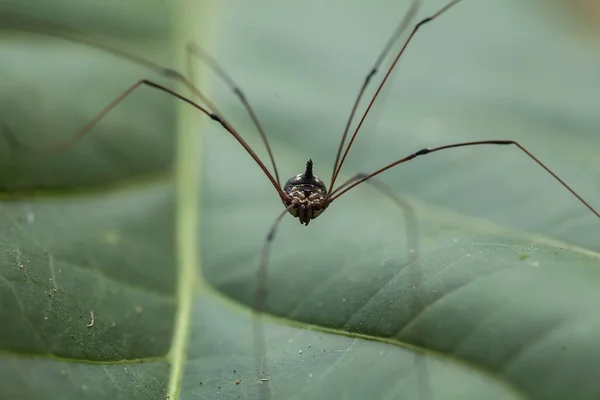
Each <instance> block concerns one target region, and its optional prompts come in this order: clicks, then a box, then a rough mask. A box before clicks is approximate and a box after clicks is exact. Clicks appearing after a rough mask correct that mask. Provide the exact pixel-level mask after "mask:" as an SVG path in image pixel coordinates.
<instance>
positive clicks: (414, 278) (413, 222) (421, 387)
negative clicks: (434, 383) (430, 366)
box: [353, 174, 433, 400]
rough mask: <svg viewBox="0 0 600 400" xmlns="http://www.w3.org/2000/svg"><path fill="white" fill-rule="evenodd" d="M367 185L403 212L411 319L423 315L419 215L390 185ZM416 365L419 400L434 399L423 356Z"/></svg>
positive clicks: (356, 177)
mask: <svg viewBox="0 0 600 400" xmlns="http://www.w3.org/2000/svg"><path fill="white" fill-rule="evenodd" d="M367 176H368V174H358V175H356V176H355V177H354V178H353V179H356V180H359V179H363V178H365V177H367ZM367 183H369V184H371V185H372V186H373V187H374V188H375V189H377V190H379V191H380V192H381V193H383V194H384V195H386V196H387V197H388V198H389V199H390V200H392V201H393V202H394V203H395V204H396V205H397V206H398V207H399V208H400V210H401V211H402V213H403V215H404V222H405V226H406V239H407V241H406V248H407V250H408V260H409V264H408V268H410V273H409V276H410V278H409V279H410V280H411V285H410V286H411V288H412V294H411V296H410V298H411V299H412V302H411V303H410V306H409V308H410V314H411V318H413V317H414V316H416V315H419V314H420V313H421V310H423V309H424V308H425V305H424V304H423V303H424V299H423V298H422V296H421V291H420V288H421V284H422V282H423V272H422V266H421V264H420V257H421V249H420V245H419V243H420V242H419V224H418V220H417V215H416V213H415V211H414V209H413V207H412V206H411V205H410V203H409V202H408V200H406V199H405V198H404V197H403V196H401V195H400V194H398V193H395V192H394V191H393V190H392V189H391V188H390V187H389V186H388V185H386V184H385V183H383V182H381V181H380V180H378V179H369V180H368V181H367ZM415 365H416V366H417V367H416V371H415V373H416V376H417V380H418V381H417V386H418V387H417V389H418V392H419V399H421V400H427V399H433V394H432V393H431V383H430V382H429V379H428V374H427V366H426V365H425V362H424V360H423V357H422V354H415Z"/></svg>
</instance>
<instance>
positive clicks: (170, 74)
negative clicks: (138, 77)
mask: <svg viewBox="0 0 600 400" xmlns="http://www.w3.org/2000/svg"><path fill="white" fill-rule="evenodd" d="M20 29H22V30H25V31H27V32H34V33H37V34H42V35H46V36H52V37H56V38H59V39H63V40H67V41H71V42H74V43H80V44H84V45H87V46H90V47H93V48H95V49H98V50H101V51H104V52H106V53H109V54H113V55H115V56H117V57H121V58H124V59H126V60H129V61H130V62H132V63H134V64H137V65H140V66H142V67H144V68H147V69H150V70H152V71H154V72H156V73H158V74H160V75H162V76H164V77H166V78H169V79H175V80H176V81H179V82H180V83H182V84H183V85H184V86H185V87H186V88H187V89H188V90H190V91H191V92H192V93H193V94H194V95H195V96H197V97H198V98H199V99H200V101H201V102H202V103H204V104H205V105H206V109H207V110H208V111H210V113H211V114H212V115H210V114H209V116H210V117H211V118H212V119H214V120H217V121H219V122H220V123H221V124H222V125H224V126H225V125H228V126H229V127H230V128H231V129H233V128H232V126H231V124H230V123H229V122H228V121H227V119H226V118H225V116H224V115H223V114H222V113H221V112H220V111H219V109H218V108H217V107H216V105H215V104H214V103H213V102H212V101H210V100H209V99H208V97H206V96H205V95H204V94H203V93H202V92H201V91H200V90H199V89H198V88H197V87H196V86H194V84H193V83H192V81H191V80H189V79H187V78H186V77H185V76H183V75H182V74H181V73H180V72H178V71H175V70H173V69H171V68H165V67H163V66H161V65H158V64H156V63H154V62H152V61H150V60H146V59H144V58H141V57H138V56H135V55H133V54H129V53H127V52H124V51H121V50H118V49H114V48H111V47H108V46H104V45H102V44H99V43H94V42H91V41H88V40H86V39H83V38H80V37H76V36H71V35H66V34H64V33H58V32H55V31H47V30H45V31H37V30H35V29H30V28H20ZM188 49H189V48H188ZM206 62H207V65H208V66H209V67H210V68H213V70H215V69H214V68H215V66H216V67H217V68H220V67H219V66H218V65H217V64H216V62H214V60H213V64H211V62H210V61H206ZM215 72H216V73H217V75H219V76H220V77H221V78H223V79H225V81H226V82H228V83H229V82H233V81H231V79H230V78H229V81H228V80H227V79H226V78H224V76H223V75H222V69H220V70H219V69H216V70H215ZM225 76H226V75H225ZM156 85H157V86H162V85H158V84H156ZM163 87H164V86H163ZM165 89H166V88H165ZM238 92H239V93H237V92H236V95H237V96H238V97H240V96H242V98H243V100H242V102H243V103H244V107H246V110H247V111H248V113H249V114H250V116H251V118H252V119H253V121H254V122H255V124H257V128H258V130H259V133H260V135H261V138H262V141H263V143H264V145H265V147H266V149H267V152H268V154H269V158H270V159H271V163H272V164H273V169H274V172H275V177H276V179H275V180H276V182H277V185H276V186H277V188H278V189H280V187H279V186H280V185H279V182H280V181H279V174H278V172H277V167H276V165H275V159H274V157H273V153H272V151H271V146H270V145H269V141H268V139H267V136H266V135H265V133H264V131H263V130H262V127H260V124H259V123H258V119H257V118H256V115H255V114H254V111H253V110H252V108H251V107H250V104H248V102H247V101H245V98H244V97H243V93H242V92H241V91H239V89H238ZM176 97H178V98H180V99H181V97H182V96H176ZM121 100H122V99H121ZM184 101H185V100H184ZM107 112H108V111H107ZM205 113H206V112H205ZM207 114H208V113H207ZM215 117H217V118H215ZM225 129H227V130H229V129H228V128H225ZM84 134H85V132H84ZM236 135H237V136H239V135H238V134H237V132H236ZM75 136H77V134H75V135H74V138H75ZM234 136H235V135H234ZM236 139H238V137H236ZM240 139H241V137H240ZM77 140H78V139H77ZM242 140H243V139H242ZM238 141H239V139H238ZM244 143H245V141H244ZM244 148H246V146H244ZM253 153H254V152H253ZM252 158H254V156H253V157H252ZM261 164H262V162H261ZM261 168H263V166H261ZM263 170H264V168H263ZM265 172H266V171H265ZM268 175H269V180H271V181H273V179H271V178H272V176H271V173H270V172H269V173H268ZM278 193H279V194H280V196H281V194H282V192H281V190H278Z"/></svg>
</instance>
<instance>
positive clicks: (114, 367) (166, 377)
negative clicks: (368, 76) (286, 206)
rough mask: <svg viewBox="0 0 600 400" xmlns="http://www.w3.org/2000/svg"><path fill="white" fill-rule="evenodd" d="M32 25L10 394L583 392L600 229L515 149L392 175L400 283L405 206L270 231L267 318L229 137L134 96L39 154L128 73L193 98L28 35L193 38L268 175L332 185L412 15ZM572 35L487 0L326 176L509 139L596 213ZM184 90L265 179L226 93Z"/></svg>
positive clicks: (48, 15)
mask: <svg viewBox="0 0 600 400" xmlns="http://www.w3.org/2000/svg"><path fill="white" fill-rule="evenodd" d="M441 3H442V2H440V5H441ZM22 4H25V3H19V4H17V3H15V4H12V3H11V8H10V10H9V11H10V12H8V11H5V12H4V13H3V15H1V16H0V17H1V19H2V23H3V26H6V27H9V28H11V29H3V30H2V31H0V34H1V35H2V36H1V38H2V41H1V42H0V51H2V59H3V60H5V61H3V63H2V65H1V66H0V76H1V78H0V79H1V82H2V91H1V93H0V95H1V97H0V100H1V101H2V107H1V108H0V110H1V111H0V113H1V114H0V123H2V133H3V134H2V136H0V187H1V188H2V197H3V199H2V203H1V204H0V216H1V217H0V326H1V329H0V349H1V350H0V397H2V398H19V399H21V398H23V399H70V398H73V399H81V398H93V399H104V398H106V399H114V398H126V399H136V398H139V399H148V398H153V399H154V398H156V399H161V398H166V397H167V396H170V397H171V398H172V397H176V398H182V399H197V398H202V399H204V398H225V399H230V398H233V399H235V398H261V399H266V398H269V397H270V398H272V399H291V398H295V399H307V398H358V399H364V398H386V399H396V398H408V399H413V398H415V399H422V398H432V399H436V400H439V399H453V398H456V399H471V398H472V399H481V398H498V399H506V398H548V399H563V398H578V399H587V398H589V399H593V398H597V397H598V396H600V384H599V383H598V381H597V379H596V377H595V373H594V371H595V370H596V366H597V365H598V363H599V362H600V353H599V352H598V349H597V347H598V346H597V344H596V342H597V339H596V338H597V337H598V334H599V333H600V317H599V316H598V315H599V314H598V313H597V312H596V304H598V303H599V302H600V294H598V293H600V291H598V287H599V285H600V268H599V267H600V255H599V252H600V243H599V241H598V239H597V238H598V237H600V236H599V234H600V221H599V220H598V218H596V217H595V216H594V215H592V213H591V212H590V211H589V210H587V209H586V208H585V207H583V206H582V205H581V204H580V203H578V202H577V201H576V199H575V198H574V197H573V196H572V195H571V194H569V193H568V192H567V191H566V190H564V188H562V187H561V186H560V185H558V184H557V183H556V181H554V180H553V179H552V178H551V177H550V176H549V175H548V174H546V173H545V172H544V171H543V170H542V169H540V168H539V167H537V166H536V165H535V164H534V163H533V162H532V161H531V160H530V159H528V158H527V157H526V156H525V155H523V154H522V153H520V152H519V151H518V150H517V149H516V148H510V147H501V146H498V147H496V146H489V147H482V148H465V149H456V150H449V151H447V152H440V153H437V154H436V155H431V156H427V157H421V158H420V159H418V160H415V161H411V162H409V163H407V164H404V165H402V166H399V167H397V168H395V169H393V170H390V171H388V172H386V173H384V174H382V175H381V181H382V182H384V183H385V184H387V185H388V186H390V187H391V188H393V191H394V192H397V193H398V194H399V195H403V196H405V197H406V198H407V199H408V201H409V202H410V204H411V205H412V207H413V208H414V209H415V212H416V215H417V218H418V223H419V235H418V238H419V245H420V246H419V247H420V249H419V251H420V256H421V257H420V258H419V260H418V261H416V262H415V261H414V253H411V252H410V251H409V249H408V248H407V247H408V246H407V243H408V240H409V237H407V235H410V233H411V232H410V231H407V229H406V224H405V221H404V218H403V212H402V210H400V209H399V208H398V206H397V205H396V204H395V203H394V202H392V201H390V199H389V198H388V197H386V196H385V195H383V194H382V193H380V192H378V191H377V190H376V189H375V188H374V187H373V186H371V185H366V184H365V185H361V186H359V187H358V188H356V189H354V190H352V191H350V192H349V193H348V194H347V195H344V196H343V197H341V198H340V199H339V201H336V202H334V203H333V204H332V205H331V207H330V208H329V209H328V210H327V211H326V213H325V214H323V215H322V216H321V217H319V219H317V220H315V221H313V222H311V224H310V225H309V226H308V227H304V226H301V225H299V224H298V222H297V221H296V220H294V219H293V218H291V217H287V216H286V218H284V220H283V222H282V224H281V226H280V227H279V229H278V231H277V236H276V238H275V241H274V243H273V246H272V251H271V258H270V263H269V270H268V278H267V282H266V287H267V290H268V297H267V299H266V309H265V311H266V314H265V315H264V317H263V318H262V319H261V320H260V323H257V320H256V319H255V318H254V317H253V315H252V313H251V308H252V305H253V296H254V293H255V288H256V279H257V278H256V271H257V268H258V264H259V259H260V254H261V247H262V245H263V242H264V238H265V236H266V234H267V232H268V230H269V227H270V226H271V225H272V223H273V221H274V219H275V218H276V216H277V215H278V213H280V212H282V207H281V201H280V199H279V198H278V196H277V195H276V193H275V191H274V190H273V187H272V186H271V185H270V183H269V181H268V180H267V179H266V178H265V176H264V174H263V173H262V172H261V171H260V169H259V168H258V167H257V166H256V165H255V163H254V162H253V161H252V159H251V158H250V157H248V155H247V154H245V153H244V151H243V149H242V148H241V147H240V146H239V145H238V144H237V143H236V142H235V141H234V140H233V139H232V138H231V137H230V136H229V135H227V134H226V132H224V131H223V130H222V128H220V126H218V124H215V123H213V122H211V121H209V120H208V119H207V118H203V117H202V116H200V115H198V114H197V113H195V112H194V111H193V110H191V109H190V108H189V107H187V106H184V105H181V104H179V103H178V102H176V101H174V100H173V99H171V98H169V97H168V96H166V95H163V94H161V93H158V92H156V91H155V90H152V89H150V88H141V89H139V91H136V93H134V94H132V95H131V97H130V98H128V99H127V100H125V101H124V102H123V103H122V104H120V105H119V106H118V107H117V108H116V109H115V110H114V111H113V112H111V113H110V114H109V115H108V116H107V117H106V118H105V119H103V120H102V122H101V123H100V124H98V126H97V127H96V128H94V130H92V132H90V134H89V135H87V136H86V137H85V138H83V139H82V140H80V141H78V142H77V143H76V144H75V145H74V146H71V147H69V148H68V149H67V150H64V151H61V152H58V153H57V154H54V155H45V156H42V155H40V153H39V151H36V150H35V148H38V149H39V148H43V147H45V146H48V145H52V144H55V143H57V142H58V141H60V140H66V139H68V138H69V137H70V135H71V134H72V133H73V132H75V131H77V129H78V128H79V127H81V126H83V124H85V123H86V122H87V121H88V120H89V119H90V118H92V117H93V116H94V115H95V113H97V112H98V111H99V110H100V109H102V107H103V106H104V105H105V104H107V103H108V102H109V101H110V100H112V99H113V98H114V97H115V96H116V95H118V94H119V93H120V92H121V91H122V90H124V89H125V88H126V87H127V86H128V85H131V84H133V83H134V82H135V81H137V80H138V79H140V78H148V79H153V80H157V81H159V82H160V83H163V84H165V85H167V86H169V87H171V88H175V89H178V90H181V89H182V87H181V85H177V84H176V83H175V82H172V81H170V80H169V79H167V78H165V77H162V76H160V75H159V74H156V73H153V72H152V71H148V70H146V69H144V68H142V67H139V66H134V65H131V63H130V62H128V61H126V60H121V59H119V58H117V57H114V56H112V55H109V54H106V53H104V52H102V51H99V50H97V49H93V48H90V47H88V46H84V45H81V44H74V43H69V42H68V41H64V40H61V39H58V38H52V37H48V36H44V35H40V34H35V33H27V32H26V31H24V30H27V29H30V30H31V29H36V30H46V31H48V30H53V31H57V32H61V33H64V34H69V33H73V32H74V31H75V32H78V33H80V34H82V35H84V36H85V37H86V38H89V40H92V41H96V42H98V43H102V44H106V45H110V46H115V47H118V48H120V49H123V50H124V51H128V52H132V53H135V54H137V55H141V56H144V57H147V58H149V59H151V60H153V61H155V62H159V63H161V64H163V65H165V66H167V67H171V68H175V69H178V70H181V71H182V72H185V65H186V63H185V58H184V51H185V44H186V40H188V39H189V38H190V37H195V38H196V40H197V41H199V42H200V44H202V45H205V44H207V43H208V42H209V41H208V40H207V33H208V32H210V31H211V25H212V27H213V28H214V31H213V32H214V33H213V35H212V36H213V37H212V41H213V42H214V45H213V46H212V51H211V53H212V54H214V55H215V56H216V57H217V58H218V59H219V60H220V61H221V62H222V63H223V64H224V65H225V66H226V68H227V70H228V72H230V74H231V75H232V76H233V77H234V78H235V79H236V81H237V83H239V84H240V85H241V87H242V88H243V89H244V90H245V92H246V94H247V97H248V98H249V100H250V102H251V104H252V105H253V107H254V109H255V111H256V112H257V114H258V116H259V118H260V120H261V121H262V123H263V126H264V128H265V130H266V131H267V133H268V135H269V138H270V139H271V141H272V144H273V152H274V154H275V157H276V160H277V165H278V167H279V172H280V174H281V176H282V180H284V179H287V178H288V177H290V176H293V175H295V174H297V173H299V172H301V171H302V169H303V167H304V165H305V163H306V160H307V159H308V158H312V160H313V161H314V163H315V168H316V173H317V175H319V176H320V177H321V178H322V179H323V180H324V181H325V182H326V183H328V182H329V180H330V171H331V166H332V164H333V161H334V159H335V150H336V148H337V144H338V141H339V138H340V135H341V129H342V128H343V126H344V123H345V118H346V117H347V114H348V110H349V108H350V106H351V103H352V101H353V99H354V96H355V95H356V92H357V91H358V89H359V85H360V83H361V82H362V79H364V74H365V73H366V72H367V71H368V69H369V68H370V67H371V62H372V60H374V59H375V57H376V56H377V54H378V52H379V51H380V49H381V47H382V46H383V44H384V42H385V40H386V39H387V36H388V35H389V34H390V33H391V32H392V30H393V27H394V25H395V24H396V23H397V22H398V20H399V19H400V17H401V15H402V13H403V12H404V8H403V6H402V5H400V6H398V5H397V4H396V2H392V1H391V0H389V1H388V0H383V1H382V2H381V3H380V4H374V5H369V6H366V5H365V4H364V3H362V2H358V1H356V2H347V3H344V4H343V5H341V4H338V5H334V4H322V3H316V2H314V3H310V4H307V3H305V2H304V3H302V5H301V6H300V5H291V4H290V3H285V4H284V3H281V2H270V3H269V4H266V3H265V4H262V3H260V4H256V3H252V4H248V5H242V4H238V5H236V7H235V8H233V7H232V8H222V9H219V11H218V12H209V11H212V10H210V9H209V8H202V7H193V5H195V3H194V2H191V3H190V4H191V5H192V7H191V8H188V7H190V4H185V3H184V2H181V3H177V4H176V5H175V6H173V8H172V9H166V8H165V6H164V5H163V4H162V3H160V2H154V4H148V2H133V3H131V5H130V7H124V6H123V5H122V4H123V3H121V2H116V1H115V2H103V3H102V5H101V6H100V5H96V6H94V3H93V2H90V3H87V2H86V3H80V2H66V1H65V2H63V3H61V4H57V5H56V6H55V7H54V8H52V9H48V10H42V9H38V8H34V7H26V6H23V5H22ZM97 4H99V3H97ZM437 6H438V4H437V3H436V2H426V4H425V5H424V10H423V11H422V13H421V14H422V15H426V14H428V13H429V12H431V11H433V10H434V9H435V8H436V7H437ZM34 9H35V11H34ZM192 10H193V11H194V12H192ZM9 21H12V22H9ZM216 21H218V23H217V22H216ZM507 27H510V29H508V28H507ZM565 29H566V28H564V27H557V26H553V25H552V21H550V20H545V19H542V17H540V16H539V15H538V14H536V12H535V10H533V9H522V8H519V7H517V6H516V5H515V4H510V3H502V4H500V3H498V2H491V1H487V2H477V3H475V2H469V1H464V2H462V3H461V4H459V5H458V6H456V7H455V8H453V9H452V10H451V11H450V12H448V13H447V14H446V15H444V16H443V17H442V18H440V19H439V20H438V21H436V22H434V23H432V24H430V25H427V26H426V27H423V30H422V31H421V32H420V33H419V34H418V36H417V38H416V39H415V41H414V43H413V44H411V46H410V47H409V50H408V51H407V53H406V55H405V57H403V58H402V60H401V62H400V63H399V66H398V70H397V73H396V75H395V79H394V81H393V85H391V86H390V88H389V92H388V93H387V95H386V96H385V102H380V103H377V105H376V108H377V110H376V113H375V114H374V117H375V116H376V115H378V116H379V117H378V118H371V119H368V120H367V123H366V125H365V128H364V131H362V132H361V135H360V136H359V139H358V140H357V142H356V144H355V147H354V148H353V151H352V153H351V155H350V157H349V158H348V162H347V164H345V168H344V170H343V173H342V175H343V176H342V178H344V179H347V178H349V177H351V176H352V175H354V174H355V173H357V172H367V171H371V170H375V169H376V168H378V167H381V166H383V165H385V164H387V163H389V162H391V161H394V160H396V159H398V158H400V157H403V156H405V155H408V154H410V153H412V152H414V151H416V150H418V149H420V148H423V147H427V146H431V147H433V146H437V145H443V144H448V143H452V142H456V141H471V140H483V139H515V140H518V141H519V142H521V143H522V144H523V145H524V146H525V147H527V148H528V149H529V150H531V151H532V152H533V153H534V154H536V156H538V157H539V158H540V159H542V160H543V161H544V162H547V164H548V165H549V167H550V168H552V169H553V170H555V172H557V174H558V175H559V176H561V177H563V178H564V179H565V180H566V181H567V182H569V184H571V185H572V186H573V188H574V189H575V190H577V191H578V192H579V193H580V194H581V195H582V196H583V197H584V198H586V199H587V200H588V201H589V202H590V204H592V205H593V206H595V207H596V208H598V207H600V203H598V201H597V199H598V198H600V186H598V184H597V182H599V181H600V168H599V166H600V165H599V164H600V159H599V158H598V156H597V149H598V148H599V146H598V145H599V144H600V141H599V139H598V137H597V135H595V131H596V130H597V129H598V127H599V126H600V120H598V116H597V115H598V110H597V106H596V104H597V92H598V90H597V89H598V84H600V82H598V79H597V76H598V75H597V71H598V67H600V55H598V54H597V53H594V51H593V48H592V47H591V46H588V45H586V44H583V43H582V42H579V41H578V40H579V39H580V38H578V37H577V36H576V35H572V34H571V32H569V31H566V30H565ZM196 69H198V71H197V73H196V74H195V75H196V78H197V80H198V81H199V82H200V84H199V85H200V87H202V88H208V87H210V93H211V98H213V99H214V100H215V102H216V103H217V105H218V106H219V109H220V110H222V111H223V113H224V114H225V115H226V116H227V117H228V118H229V119H230V121H231V122H232V124H233V125H234V126H235V127H236V128H237V129H239V131H240V132H241V133H242V135H243V136H244V137H245V138H247V139H248V140H249V142H250V143H251V144H252V146H253V148H255V149H257V151H258V153H259V154H260V156H261V157H263V159H265V160H266V157H265V156H266V152H265V151H264V149H263V148H262V147H261V142H260V138H259V137H258V135H257V134H256V132H255V130H254V128H253V127H252V125H251V123H250V120H249V119H248V117H247V116H246V115H245V114H244V112H243V109H242V107H241V106H240V105H239V103H238V102H237V101H236V99H235V97H234V95H233V94H232V93H231V91H230V90H229V89H228V88H227V87H225V86H224V85H222V82H220V81H218V80H216V78H214V77H213V76H212V75H209V74H208V73H207V71H205V70H204V69H200V67H199V66H197V65H196V66H195V71H196ZM381 72H382V71H380V75H378V76H379V77H381ZM209 83H212V85H209ZM373 90H374V88H371V89H370V91H369V93H372V92H373ZM182 92H184V93H185V91H183V90H182ZM363 106H364V104H363ZM199 138H201V139H202V148H201V149H200V148H199V146H198V143H197V139H199ZM267 164H268V163H267ZM339 183H341V181H340V182H339ZM411 240H413V239H411ZM91 313H93V325H92V326H88V325H91V321H92V315H91ZM257 334H260V335H259V336H258V337H257V336H256V335H257ZM261 342H264V344H265V348H266V353H265V354H263V355H262V356H264V358H265V360H266V367H267V373H268V376H269V381H268V383H267V382H263V383H258V382H257V379H258V377H259V375H258V365H257V364H258V359H257V357H256V356H257V355H256V353H257V351H259V350H260V343H261ZM259 356H261V355H260V354H259ZM237 380H239V381H240V382H239V384H238V383H236V381H237Z"/></svg>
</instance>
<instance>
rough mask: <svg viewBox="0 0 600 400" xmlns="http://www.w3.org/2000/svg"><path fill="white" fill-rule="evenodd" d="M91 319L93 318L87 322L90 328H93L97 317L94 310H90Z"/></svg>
mask: <svg viewBox="0 0 600 400" xmlns="http://www.w3.org/2000/svg"><path fill="white" fill-rule="evenodd" d="M90 319H91V321H90V323H89V324H87V327H88V328H91V327H92V326H94V321H95V318H94V312H93V311H90Z"/></svg>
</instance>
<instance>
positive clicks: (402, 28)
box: [329, 0, 421, 191]
mask: <svg viewBox="0 0 600 400" xmlns="http://www.w3.org/2000/svg"><path fill="white" fill-rule="evenodd" d="M420 4H421V2H420V1H419V0H413V1H412V4H411V5H410V8H409V9H408V12H407V13H406V14H405V15H404V18H403V19H402V21H401V22H400V24H399V25H398V27H397V28H396V30H395V31H394V33H393V34H392V36H391V37H390V38H389V39H388V41H387V43H386V44H385V46H384V48H383V50H382V51H381V53H379V56H378V57H377V59H376V60H375V64H373V67H372V68H371V69H370V70H369V73H368V74H367V76H366V77H365V80H364V81H363V84H362V86H361V87H360V90H359V91H358V96H356V99H355V100H354V105H353V106H352V110H351V111H350V116H349V117H348V121H347V122H346V127H345V128H344V133H343V134H342V140H341V141H340V145H339V147H338V150H337V153H336V155H335V163H334V164H333V171H332V172H331V181H330V182H331V186H330V187H329V191H331V189H332V188H333V182H334V180H335V179H334V178H335V175H336V171H337V168H338V163H339V162H340V156H341V155H342V149H343V148H344V144H345V143H346V138H347V137H348V131H349V129H350V124H352V120H353V119H354V115H355V114H356V109H357V108H358V103H360V100H361V99H362V96H363V94H364V93H365V90H366V89H367V86H369V82H371V79H372V78H373V77H374V76H375V74H377V71H378V70H379V67H380V66H381V63H382V62H383V60H384V59H385V58H386V57H387V55H388V53H389V52H390V50H391V48H392V45H393V44H394V43H395V42H396V40H398V39H399V38H400V36H401V35H402V33H403V32H404V31H405V30H406V28H407V27H408V25H409V24H410V22H411V21H412V20H413V18H414V17H415V15H416V14H417V11H418V9H419V6H420Z"/></svg>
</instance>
